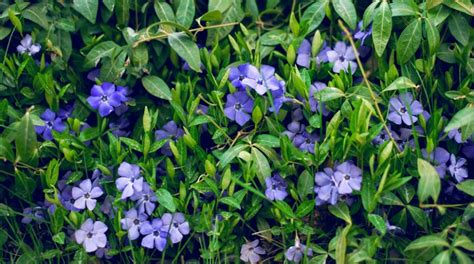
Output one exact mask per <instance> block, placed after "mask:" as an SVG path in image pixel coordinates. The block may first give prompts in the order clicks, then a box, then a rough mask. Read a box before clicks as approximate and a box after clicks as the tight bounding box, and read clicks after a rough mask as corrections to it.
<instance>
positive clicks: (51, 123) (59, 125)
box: [35, 108, 66, 140]
mask: <svg viewBox="0 0 474 264" xmlns="http://www.w3.org/2000/svg"><path fill="white" fill-rule="evenodd" d="M40 117H41V120H43V121H44V125H43V126H35V131H36V133H37V134H40V135H43V138H44V139H46V140H53V133H52V130H55V131H57V132H63V131H64V130H66V124H65V123H64V122H63V120H62V119H61V118H60V117H57V116H56V113H54V112H53V111H51V109H49V108H48V109H46V110H45V111H44V112H43V113H42V114H41V115H40Z"/></svg>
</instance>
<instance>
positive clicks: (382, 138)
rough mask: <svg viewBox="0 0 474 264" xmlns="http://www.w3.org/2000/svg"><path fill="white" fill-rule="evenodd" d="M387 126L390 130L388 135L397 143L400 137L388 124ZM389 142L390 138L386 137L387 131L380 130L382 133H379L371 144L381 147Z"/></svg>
mask: <svg viewBox="0 0 474 264" xmlns="http://www.w3.org/2000/svg"><path fill="white" fill-rule="evenodd" d="M387 126H388V128H389V130H390V134H391V135H392V137H393V139H395V140H396V141H399V140H400V137H399V136H398V134H397V133H396V132H395V131H393V130H392V129H391V128H390V124H388V125H387ZM389 140H390V136H389V135H388V133H387V130H385V129H382V131H380V133H379V134H378V135H377V136H376V137H375V138H374V139H373V140H372V142H373V143H374V144H376V145H381V144H383V143H385V142H387V141H389Z"/></svg>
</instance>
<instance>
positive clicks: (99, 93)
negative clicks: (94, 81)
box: [87, 82, 127, 117]
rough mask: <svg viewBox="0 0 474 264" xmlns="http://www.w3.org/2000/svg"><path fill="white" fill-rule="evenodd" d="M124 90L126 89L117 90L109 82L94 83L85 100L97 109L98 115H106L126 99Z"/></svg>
mask: <svg viewBox="0 0 474 264" xmlns="http://www.w3.org/2000/svg"><path fill="white" fill-rule="evenodd" d="M124 91H126V90H124V89H122V90H121V91H117V89H116V87H115V84H113V83H109V82H105V83H103V84H102V85H94V86H92V89H91V95H90V96H89V97H88V98H87V102H88V103H89V105H90V106H91V107H92V108H94V109H96V110H99V114H100V116H102V117H104V116H108V115H109V114H110V113H112V111H114V109H115V108H116V107H119V106H120V105H121V104H122V103H124V102H126V101H127V99H126V96H125V95H124Z"/></svg>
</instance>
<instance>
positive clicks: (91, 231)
mask: <svg viewBox="0 0 474 264" xmlns="http://www.w3.org/2000/svg"><path fill="white" fill-rule="evenodd" d="M107 229H108V228H107V226H106V225H105V224H104V223H102V222H101V221H95V222H94V221H92V219H90V218H88V219H87V220H86V221H85V222H84V223H83V224H82V225H81V229H79V230H77V231H76V232H74V237H75V239H76V242H77V243H78V244H80V245H83V247H84V248H85V249H86V252H94V251H96V250H97V249H98V248H103V247H105V246H106V244H107V237H106V236H105V232H106V231H107Z"/></svg>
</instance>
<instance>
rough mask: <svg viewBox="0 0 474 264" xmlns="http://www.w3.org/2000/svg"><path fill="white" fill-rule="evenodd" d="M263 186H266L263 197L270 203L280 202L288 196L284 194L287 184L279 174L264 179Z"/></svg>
mask: <svg viewBox="0 0 474 264" xmlns="http://www.w3.org/2000/svg"><path fill="white" fill-rule="evenodd" d="M265 185H266V186H267V189H266V190H265V196H267V198H268V199H269V200H271V201H281V200H284V199H285V197H286V196H288V193H287V192H286V188H287V187H288V184H287V183H286V181H285V180H284V179H283V178H282V177H281V176H280V174H279V173H275V174H274V175H273V176H272V177H268V178H266V179H265Z"/></svg>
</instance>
